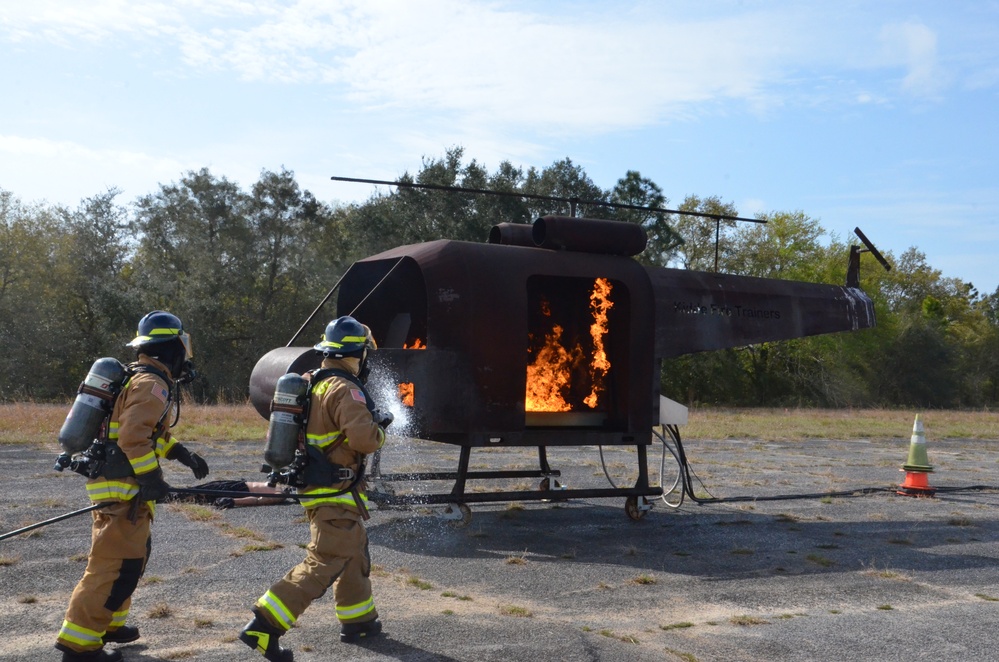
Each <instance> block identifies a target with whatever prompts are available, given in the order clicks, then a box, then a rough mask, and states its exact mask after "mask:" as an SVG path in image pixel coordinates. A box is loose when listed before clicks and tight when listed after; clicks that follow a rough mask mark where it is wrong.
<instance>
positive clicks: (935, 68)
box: [881, 22, 946, 97]
mask: <svg viewBox="0 0 999 662" xmlns="http://www.w3.org/2000/svg"><path fill="white" fill-rule="evenodd" d="M881 41H882V43H883V45H884V47H885V51H886V57H887V59H888V60H889V61H898V62H900V63H901V64H902V65H903V66H904V67H905V68H906V74H905V77H904V78H903V79H902V89H903V90H905V91H907V92H909V93H910V94H913V95H915V96H925V97H935V96H936V95H937V94H938V93H939V92H940V91H941V90H942V89H943V87H944V86H945V83H946V81H945V72H944V71H943V69H942V67H941V66H940V63H939V56H938V53H937V35H936V33H935V32H934V31H933V30H931V29H930V28H928V27H927V26H926V25H924V24H922V23H916V22H906V23H893V24H890V25H886V26H885V27H884V28H883V29H882V30H881Z"/></svg>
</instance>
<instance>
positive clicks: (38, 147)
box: [0, 134, 200, 203]
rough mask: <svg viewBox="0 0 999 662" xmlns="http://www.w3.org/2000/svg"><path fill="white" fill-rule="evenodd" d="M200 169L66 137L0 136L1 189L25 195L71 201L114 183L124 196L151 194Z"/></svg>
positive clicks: (56, 200) (126, 197) (64, 201)
mask: <svg viewBox="0 0 999 662" xmlns="http://www.w3.org/2000/svg"><path fill="white" fill-rule="evenodd" d="M194 167H200V164H199V165H198V166H194V165H185V164H182V163H180V162H178V161H175V160H173V159H170V158H163V157H153V156H150V155H148V154H143V153H140V152H132V151H125V150H109V149H92V148H90V147H87V146H85V145H82V144H80V143H76V142H69V141H55V140H47V139H38V138H23V137H20V136H11V135H3V134H0V188H4V189H7V190H10V191H13V192H14V193H16V194H17V195H18V196H19V197H22V198H25V199H37V200H41V199H51V198H52V191H58V196H57V199H55V200H52V201H53V202H58V203H70V202H71V201H74V200H81V199H83V198H86V197H90V196H92V195H95V194H97V193H100V192H102V191H105V190H107V189H108V188H109V187H115V188H119V189H121V190H122V192H123V193H125V194H126V195H125V199H126V200H127V199H131V198H132V197H135V196H138V195H144V194H146V193H151V192H153V191H154V190H155V188H156V185H157V184H158V183H160V182H169V181H173V180H175V179H177V176H178V174H179V173H181V172H183V171H185V170H189V169H192V168H194Z"/></svg>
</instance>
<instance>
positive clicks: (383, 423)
mask: <svg viewBox="0 0 999 662" xmlns="http://www.w3.org/2000/svg"><path fill="white" fill-rule="evenodd" d="M371 418H373V419H375V423H376V424H377V425H378V427H380V428H382V429H383V430H384V429H385V428H387V427H388V426H389V425H391V424H392V421H394V420H395V416H393V415H392V412H390V411H385V410H384V409H376V410H374V411H373V412H371Z"/></svg>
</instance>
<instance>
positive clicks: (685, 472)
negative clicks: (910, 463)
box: [657, 425, 999, 507]
mask: <svg viewBox="0 0 999 662" xmlns="http://www.w3.org/2000/svg"><path fill="white" fill-rule="evenodd" d="M662 427H663V429H664V430H665V431H666V432H667V433H668V434H669V436H670V438H671V439H672V441H673V443H674V445H675V446H676V451H675V452H673V450H672V449H669V446H668V445H667V443H666V438H665V437H664V436H662V435H657V436H658V437H659V440H660V441H661V442H662V443H663V446H666V448H667V449H669V450H670V452H673V455H674V456H675V458H676V460H677V463H678V464H679V465H680V477H681V479H682V481H681V482H682V485H683V486H682V488H681V489H682V493H681V499H680V503H682V502H683V497H687V498H689V499H690V500H691V501H693V502H694V503H697V504H707V503H737V502H745V501H790V500H794V499H821V498H824V497H852V496H863V495H865V494H877V493H879V492H886V493H889V494H896V493H897V490H898V488H897V487H858V488H856V489H852V490H841V491H836V492H813V493H810V494H777V495H772V496H732V497H715V496H709V497H708V498H706V499H705V498H702V497H698V496H696V495H695V494H694V488H693V480H692V476H693V477H694V478H697V482H698V483H699V484H700V486H701V487H702V488H703V489H704V491H705V492H708V488H707V486H706V485H705V484H704V481H702V480H701V479H700V477H698V476H697V474H696V473H694V471H693V470H692V469H691V468H690V464H689V463H688V462H687V454H686V452H684V450H683V442H682V441H681V439H680V430H679V428H678V427H677V426H676V425H663V426H662ZM934 490H935V492H936V493H940V492H944V493H947V494H954V493H956V492H984V491H999V486H994V485H968V486H966V487H936V488H934ZM708 494H710V492H708ZM664 496H665V495H664ZM679 505H680V504H676V505H675V506H674V507H679Z"/></svg>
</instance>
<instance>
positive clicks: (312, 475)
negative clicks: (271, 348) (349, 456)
mask: <svg viewBox="0 0 999 662" xmlns="http://www.w3.org/2000/svg"><path fill="white" fill-rule="evenodd" d="M309 374H310V375H311V378H310V380H309V384H310V386H309V398H310V400H311V398H312V391H313V389H315V387H316V386H317V385H318V384H319V383H320V382H323V381H326V380H327V379H329V378H330V377H341V378H343V379H346V380H347V381H349V382H350V383H351V384H354V385H355V386H357V388H359V389H360V390H361V393H363V394H364V402H365V405H366V406H367V408H368V411H369V412H373V411H374V409H375V406H374V402H372V400H371V396H370V395H369V394H368V390H367V389H366V388H365V387H364V383H363V382H361V380H359V379H358V378H357V377H355V376H354V375H353V374H351V373H349V372H347V371H346V370H340V369H339V368H322V369H319V370H313V371H311V372H310V373H309ZM342 443H343V438H341V439H338V440H337V441H335V442H334V443H333V445H332V446H331V447H330V448H328V449H326V450H325V451H324V450H322V449H320V448H317V447H316V446H313V445H312V444H306V445H305V453H306V458H307V460H308V461H307V462H306V465H305V470H304V472H303V473H302V479H303V480H304V482H305V484H306V485H321V486H324V487H331V486H333V485H335V484H337V483H342V482H343V481H345V480H355V479H356V478H357V477H358V475H359V474H360V473H362V472H363V471H364V462H363V460H362V461H361V466H360V467H359V470H358V471H356V472H355V471H354V470H353V469H351V468H350V467H345V466H342V465H339V464H334V463H332V462H330V461H329V460H327V459H326V453H328V452H330V451H332V450H333V449H334V448H336V447H337V446H339V445H340V444H342Z"/></svg>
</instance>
